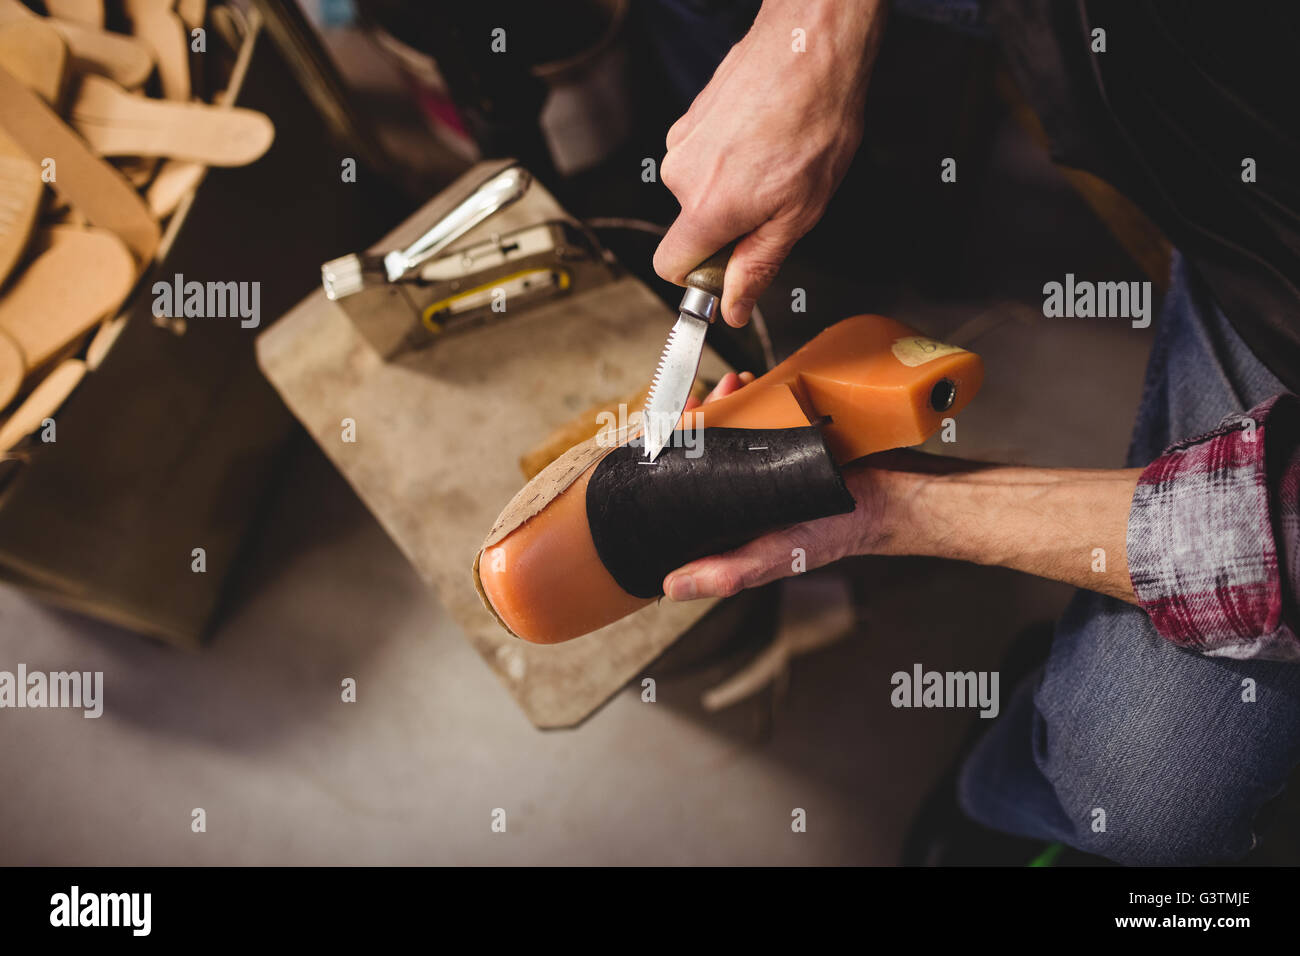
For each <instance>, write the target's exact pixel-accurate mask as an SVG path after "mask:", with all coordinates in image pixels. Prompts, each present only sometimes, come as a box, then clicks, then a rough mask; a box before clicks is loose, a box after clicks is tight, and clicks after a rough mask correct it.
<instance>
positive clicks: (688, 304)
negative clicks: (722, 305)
mask: <svg viewBox="0 0 1300 956" xmlns="http://www.w3.org/2000/svg"><path fill="white" fill-rule="evenodd" d="M678 311H681V312H685V313H686V314H687V315H693V316H695V318H697V319H703V320H704V321H705V322H712V321H713V319H714V318H715V317H716V316H717V314H718V297H717V296H716V295H714V294H713V293H711V292H705V291H704V290H703V289H693V288H692V289H687V290H686V293H685V294H684V295H683V296H682V304H681V305H680V306H678Z"/></svg>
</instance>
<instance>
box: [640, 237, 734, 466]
mask: <svg viewBox="0 0 1300 956" xmlns="http://www.w3.org/2000/svg"><path fill="white" fill-rule="evenodd" d="M735 248H736V244H735V243H734V242H733V243H730V244H729V245H727V246H724V247H723V248H722V249H719V250H718V251H717V252H715V253H714V254H713V255H711V256H709V258H707V259H705V260H704V261H703V262H701V263H700V264H699V265H698V266H696V267H695V268H694V269H692V270H691V271H690V272H688V273H687V274H686V292H685V293H684V294H683V295H682V304H681V306H680V308H679V311H678V315H677V324H676V325H674V326H673V330H672V331H671V332H669V333H668V341H667V342H665V343H664V350H663V353H662V354H661V355H660V357H659V367H658V369H657V370H656V371H655V377H654V381H653V382H651V384H650V391H649V393H648V394H647V395H646V402H645V411H644V412H642V418H643V420H644V427H643V429H642V431H643V434H644V436H645V451H646V457H647V458H649V459H650V461H651V462H653V461H654V460H655V459H656V458H658V457H659V453H660V452H661V451H663V450H664V446H665V445H667V444H668V440H669V439H670V438H672V437H673V432H674V431H676V429H677V423H678V422H679V421H681V418H682V412H684V411H685V410H686V402H687V400H688V399H689V398H690V397H691V386H692V385H694V384H695V373H696V372H698V371H699V370H700V356H701V355H702V354H703V353H704V336H705V333H707V332H708V331H709V324H710V323H711V322H712V321H713V320H714V318H715V317H716V316H717V314H718V303H719V302H720V301H721V300H722V279H723V276H724V275H725V274H726V272H727V263H728V262H729V261H730V260H731V253H732V252H733V251H734V250H735Z"/></svg>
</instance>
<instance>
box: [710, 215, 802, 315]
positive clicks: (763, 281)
mask: <svg viewBox="0 0 1300 956" xmlns="http://www.w3.org/2000/svg"><path fill="white" fill-rule="evenodd" d="M799 235H800V233H798V232H797V231H796V230H795V228H794V226H793V225H792V224H791V223H790V222H789V221H786V220H781V219H769V220H768V221H767V222H765V223H763V224H762V225H761V226H759V227H758V228H757V229H755V230H754V231H753V232H751V233H750V234H749V235H747V236H745V237H744V238H743V239H741V240H740V242H739V243H737V244H736V251H735V252H733V253H732V254H731V261H730V262H729V263H727V274H726V277H725V278H724V279H723V282H722V317H723V319H725V320H726V322H727V324H728V325H731V326H734V327H735V328H741V327H742V326H744V325H745V324H746V323H747V322H748V321H749V315H750V313H751V312H753V311H754V304H755V303H756V302H757V301H758V297H759V296H760V295H762V294H763V293H764V292H766V291H767V287H768V286H770V285H771V284H772V280H773V279H775V278H776V274H777V272H778V271H780V269H781V264H782V263H783V262H785V259H786V256H788V255H789V254H790V250H791V249H792V248H793V247H794V244H795V242H796V241H797V240H798V239H799Z"/></svg>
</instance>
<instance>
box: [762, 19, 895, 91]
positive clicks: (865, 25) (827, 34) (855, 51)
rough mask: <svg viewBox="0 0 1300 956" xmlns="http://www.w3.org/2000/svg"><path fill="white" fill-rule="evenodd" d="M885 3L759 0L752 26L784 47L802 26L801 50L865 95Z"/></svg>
mask: <svg viewBox="0 0 1300 956" xmlns="http://www.w3.org/2000/svg"><path fill="white" fill-rule="evenodd" d="M887 9H888V6H887V4H886V3H885V2H884V0H763V5H762V7H761V8H760V9H759V11H758V15H757V16H756V17H755V18H754V29H755V30H762V31H765V32H767V31H770V32H771V35H772V37H773V39H772V42H773V43H779V44H782V45H784V46H787V47H789V46H790V45H791V44H793V43H794V42H795V33H794V31H795V30H802V31H803V50H804V52H803V54H802V55H804V56H808V57H809V58H810V59H811V60H812V61H813V62H814V63H822V64H825V66H826V67H827V69H828V70H831V71H832V72H833V74H834V76H835V78H836V79H838V80H841V81H844V80H847V84H846V85H847V88H849V89H851V90H854V91H856V92H860V93H861V94H862V95H863V96H865V93H866V87H867V81H868V79H869V78H870V75H871V67H872V64H873V63H874V62H875V58H876V52H877V50H878V49H879V46H880V37H881V34H882V32H883V30H884V25H885V18H886V11H887Z"/></svg>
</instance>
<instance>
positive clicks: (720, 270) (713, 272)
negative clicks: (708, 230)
mask: <svg viewBox="0 0 1300 956" xmlns="http://www.w3.org/2000/svg"><path fill="white" fill-rule="evenodd" d="M735 251H736V244H735V243H734V242H729V243H727V244H726V245H725V246H723V247H722V248H721V249H719V250H718V251H717V252H715V253H714V254H713V255H711V256H709V258H707V259H705V260H704V261H703V262H701V263H700V264H699V265H698V266H696V267H695V268H694V269H692V270H691V271H690V272H688V273H686V287H687V288H689V289H699V290H700V291H701V292H707V293H708V294H709V295H711V296H714V297H715V298H718V299H721V298H722V277H723V276H724V275H725V274H726V272H727V263H728V262H730V261H731V254H732V253H733V252H735Z"/></svg>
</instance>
